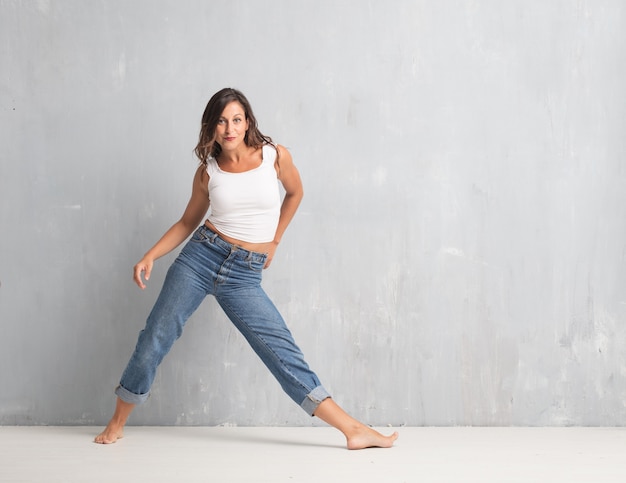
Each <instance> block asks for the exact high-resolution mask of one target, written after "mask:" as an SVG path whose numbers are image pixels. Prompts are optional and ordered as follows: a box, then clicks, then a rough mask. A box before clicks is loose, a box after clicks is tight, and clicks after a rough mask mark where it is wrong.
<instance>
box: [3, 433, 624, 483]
mask: <svg viewBox="0 0 626 483" xmlns="http://www.w3.org/2000/svg"><path fill="white" fill-rule="evenodd" d="M100 429H101V428H93V427H72V426H70V427H15V426H4V427H0V481H2V482H11V483H17V482H38V483H39V482H45V483H53V482H100V481H102V482H104V481H107V482H108V481H117V482H123V483H125V482H220V483H221V482H225V483H228V482H272V483H278V482H316V483H317V482H331V483H333V482H353V481H354V482H370V481H380V482H446V483H450V482H481V483H488V482H498V483H504V482H567V483H572V482H589V483H605V482H620V483H624V482H626V428H406V427H404V428H397V429H398V430H399V432H400V439H399V440H398V441H397V443H396V446H395V447H394V448H391V449H368V450H362V451H348V450H346V449H344V445H343V443H344V441H343V437H342V436H341V435H340V434H339V433H337V432H336V431H335V430H334V429H331V428H240V427H213V428H197V427H196V428H189V427H132V426H131V427H128V428H127V429H126V436H125V438H124V439H122V440H120V441H119V442H118V443H116V444H113V445H107V446H103V445H97V444H94V443H91V440H92V438H93V436H94V435H95V434H96V433H97V432H99V430H100ZM379 429H381V430H382V431H384V432H389V431H391V430H392V428H379Z"/></svg>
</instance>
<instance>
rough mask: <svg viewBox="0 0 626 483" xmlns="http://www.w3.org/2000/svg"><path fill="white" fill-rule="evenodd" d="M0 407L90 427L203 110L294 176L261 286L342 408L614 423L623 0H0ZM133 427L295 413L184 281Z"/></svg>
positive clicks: (625, 238)
mask: <svg viewBox="0 0 626 483" xmlns="http://www.w3.org/2000/svg"><path fill="white" fill-rule="evenodd" d="M0 82H1V84H0V136H1V139H2V142H1V147H0V156H1V159H0V230H1V236H0V284H1V285H0V326H1V330H2V337H0V387H1V388H2V389H1V390H0V423H2V424H5V425H6V424H102V423H104V422H106V420H107V418H108V416H109V415H110V413H111V410H112V409H113V404H114V396H113V392H112V391H113V389H114V387H115V385H116V384H117V381H118V378H119V376H120V374H121V371H122V370H123V368H124V366H125V364H126V362H127V360H128V357H129V356H130V353H131V351H132V348H133V346H134V344H135V340H136V337H137V334H138V332H139V330H140V329H141V328H142V326H143V324H144V321H145V317H146V316H147V314H148V311H149V310H150V308H151V306H152V304H153V302H154V300H155V298H156V296H157V293H158V291H159V288H160V283H161V281H162V279H163V275H164V273H165V270H166V269H167V267H168V265H169V263H170V262H171V261H172V260H173V257H174V254H172V255H170V256H167V257H165V258H164V259H162V260H161V261H160V262H159V264H158V265H157V268H156V272H155V274H154V277H153V279H152V280H151V282H150V286H149V288H148V289H147V290H146V291H145V292H141V291H140V290H139V289H137V288H136V287H135V286H134V285H133V284H132V282H131V268H132V266H133V264H134V263H135V262H136V261H137V260H138V259H139V258H140V257H141V255H142V254H143V253H144V252H145V251H146V250H147V249H148V248H149V247H150V246H151V245H152V244H153V243H154V242H155V241H156V240H157V239H158V237H159V236H160V235H161V234H162V233H163V232H164V231H165V230H166V229H167V228H168V227H169V226H170V225H171V224H172V223H173V222H174V221H176V219H177V218H178V217H179V216H180V214H181V213H182V210H183V209H184V206H185V203H186V201H187V198H188V196H189V192H190V187H191V177H192V174H193V172H194V169H195V167H196V160H195V159H194V157H193V154H192V150H193V147H194V145H195V141H196V138H197V132H198V127H199V119H200V116H201V114H202V111H203V109H204V106H205V104H206V102H207V100H208V98H209V97H210V95H211V94H213V93H214V92H215V91H216V90H218V89H219V88H221V87H224V86H234V87H238V88H240V89H242V90H243V91H244V92H245V93H246V94H247V95H248V97H249V98H250V100H251V101H252V103H253V106H254V108H255V111H256V115H257V117H258V119H259V120H260V125H261V128H262V130H263V131H264V132H266V133H267V134H269V135H271V136H273V137H274V138H275V140H277V141H278V142H280V143H281V144H284V145H286V146H288V147H289V148H290V149H291V152H292V154H293V156H294V159H295V161H296V163H297V165H298V167H299V168H300V171H301V174H302V177H303V179H304V184H305V191H306V196H305V200H304V202H303V204H302V206H301V209H300V211H299V213H298V215H297V217H296V219H295V220H294V222H293V224H292V226H291V227H290V228H289V230H288V232H287V235H286V236H285V239H284V242H283V244H282V245H281V247H280V249H279V251H278V254H277V258H276V260H275V262H274V264H273V266H272V268H271V269H270V270H268V271H267V272H265V282H264V284H265V287H266V289H267V291H268V292H269V293H270V294H271V296H272V297H273V298H274V300H275V302H276V304H277V305H278V307H279V308H280V310H281V311H282V312H283V314H284V316H285V318H286V319H287V320H288V322H289V324H290V326H291V327H292V330H293V332H294V334H295V336H296V339H297V340H298V341H299V343H300V345H301V347H302V349H303V351H304V352H305V354H306V356H307V359H308V360H309V362H310V364H311V365H312V366H313V368H314V369H315V370H316V371H317V372H318V374H319V376H320V377H321V379H322V381H323V383H324V384H325V385H326V386H327V387H328V388H329V389H330V390H331V391H332V393H333V394H334V396H335V398H336V399H337V400H338V401H339V402H340V403H341V404H342V405H343V406H344V407H346V409H348V410H349V411H350V412H351V413H353V414H354V415H355V416H357V417H359V418H360V419H363V420H365V421H367V422H369V423H371V424H376V425H382V424H392V425H402V424H404V425H457V424H458V425H622V424H623V423H624V421H626V406H625V402H626V351H625V350H624V341H625V338H626V295H625V293H626V278H625V276H624V272H625V268H626V218H625V217H624V206H626V189H625V188H626V164H625V163H626V162H625V159H626V136H625V135H624V132H625V129H626V96H625V95H624V94H625V92H624V85H625V82H626V5H625V4H624V2H622V1H621V0H614V1H611V0H593V1H592V0H580V1H565V0H563V1H556V0H548V1H539V0H537V1H527V0H516V1H507V2H500V1H495V0H492V1H488V0H479V1H452V0H446V1H385V2H382V1H364V0H351V1H347V0H346V1H330V0H315V1H297V2H294V1H290V0H272V1H237V0H235V1H232V2H212V1H203V0H196V1H190V0H188V1H178V0H176V1H174V0H171V1H165V0H158V1H157V0H142V1H125V0H111V1H95V0H94V1H84V0H47V1H46V0H39V1H35V0H32V1H27V0H23V1H18V0H1V1H0ZM131 423H134V424H163V425H169V424H181V425H215V424H237V425H309V424H317V423H315V422H313V420H311V419H310V418H308V417H307V416H306V415H304V414H303V413H301V411H300V409H299V408H298V407H297V406H296V405H295V404H293V403H292V402H291V401H290V400H289V399H288V398H287V397H286V396H285V395H284V394H283V393H282V392H281V390H280V388H279V386H278V384H277V383H276V382H274V380H273V379H272V378H271V376H270V375H269V374H268V373H267V371H266V370H265V368H264V367H262V365H261V364H260V362H258V360H257V359H256V356H255V355H254V354H253V353H252V351H251V350H250V349H249V348H248V347H247V345H246V344H245V343H244V342H243V340H242V338H241V336H240V335H239V334H238V333H237V332H236V331H235V330H234V329H233V328H232V327H231V325H230V323H229V322H228V320H227V319H226V317H225V316H224V315H223V314H222V312H221V311H220V310H219V309H218V307H217V306H216V304H215V302H214V300H210V299H208V300H206V301H205V303H204V304H203V305H202V307H201V308H200V309H199V311H198V312H197V313H196V314H195V315H194V316H193V317H192V319H191V320H190V321H189V324H188V327H187V329H186V332H185V333H184V335H183V337H182V339H181V340H180V341H179V342H178V343H177V345H176V346H175V347H174V349H173V351H172V352H171V353H170V355H169V356H168V358H167V359H166V361H165V362H164V364H163V365H162V366H161V369H160V372H159V375H158V377H157V380H156V382H155V386H154V391H153V396H152V398H151V399H150V400H149V402H148V403H147V404H146V405H145V406H144V407H143V408H141V409H139V410H137V411H136V412H135V414H134V415H133V417H132V419H131Z"/></svg>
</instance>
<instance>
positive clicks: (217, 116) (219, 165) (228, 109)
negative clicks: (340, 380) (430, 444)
mask: <svg viewBox="0 0 626 483" xmlns="http://www.w3.org/2000/svg"><path fill="white" fill-rule="evenodd" d="M195 152H196V154H197V156H198V157H199V158H200V162H201V165H200V167H199V168H198V170H197V171H196V173H195V176H194V180H193V188H192V193H191V199H190V200H189V203H188V204H187V208H186V209H185V212H184V213H183V216H182V218H181V219H180V220H179V221H178V222H176V223H175V224H174V225H173V226H172V227H171V228H170V229H169V230H168V231H167V232H166V233H165V234H164V235H163V237H162V238H161V239H160V240H159V241H158V242H157V243H156V245H154V246H153V247H152V248H151V249H150V250H149V251H148V252H147V253H146V254H145V255H144V257H143V258H142V259H141V260H140V261H139V263H137V265H135V267H134V281H135V283H136V284H137V285H138V286H139V287H140V288H141V289H144V288H145V284H144V280H143V279H145V280H146V281H147V280H149V279H150V272H151V271H152V266H153V264H154V261H155V260H156V259H158V258H159V257H162V256H163V255H165V254H167V253H169V252H170V251H172V250H173V249H174V248H176V247H177V246H178V245H180V244H181V243H182V242H183V241H184V240H186V239H187V238H188V237H189V236H190V235H191V234H192V233H193V236H192V237H191V239H190V240H189V241H188V242H187V244H186V245H185V247H184V248H183V250H182V251H181V253H180V255H179V256H178V258H177V259H176V261H175V262H174V263H173V264H172V266H171V267H170V269H169V270H168V273H167V276H166V278H165V282H164V284H163V288H162V290H161V293H160V295H159V297H158V299H157V301H156V303H155V305H154V308H153V309H152V312H151V313H150V316H149V317H148V320H147V322H146V327H145V328H144V330H142V331H141V333H140V335H139V339H138V341H137V346H136V347H135V351H134V353H133V355H132V356H131V358H130V361H129V362H128V366H127V367H126V370H125V371H124V373H123V374H122V378H121V380H120V384H119V386H118V387H117V389H116V390H115V393H116V394H117V405H116V408H115V413H114V414H113V417H112V418H111V420H110V421H109V424H108V425H107V427H106V428H105V429H104V431H103V432H102V433H101V434H99V435H98V436H96V438H95V442H96V443H104V444H107V443H114V442H115V441H116V440H117V439H119V438H121V437H122V436H123V428H124V425H125V424H126V421H127V419H128V416H129V415H130V413H131V411H132V410H133V408H134V406H135V405H136V404H140V403H142V402H144V401H145V400H146V399H147V397H148V393H149V391H150V386H151V385H152V382H153V380H154V376H155V374H156V369H157V367H158V365H159V364H160V363H161V361H162V360H163V357H165V355H166V354H167V352H168V351H169V350H170V348H171V346H172V344H173V343H174V341H175V340H176V339H178V337H180V335H181V333H182V330H183V327H184V325H185V322H186V321H187V319H188V318H189V316H191V314H192V313H193V312H194V311H195V310H196V309H197V308H198V306H199V305H200V303H201V302H202V300H203V299H204V298H205V297H206V295H208V294H212V295H214V296H215V298H216V299H217V301H218V303H219V304H220V306H221V307H222V308H223V309H224V311H225V312H226V314H227V315H228V317H229V318H230V319H231V321H232V322H233V323H234V324H235V326H236V327H237V328H238V329H239V331H241V333H242V334H243V335H244V337H245V338H246V339H247V341H248V342H249V343H250V345H251V346H252V348H253V349H254V351H255V352H256V353H257V354H258V355H259V357H260V358H261V360H262V361H263V362H264V363H265V365H266V366H267V367H268V368H269V370H270V371H271V372H272V374H273V375H274V376H275V377H276V379H277V380H278V382H279V383H280V384H281V386H282V387H283V389H284V391H285V392H286V393H287V394H288V395H289V396H290V397H291V398H292V399H293V400H294V401H295V402H296V403H297V404H299V405H300V406H301V407H302V409H303V410H305V411H306V412H307V413H308V414H310V415H311V416H317V417H318V418H320V419H322V420H323V421H325V422H327V423H328V424H330V425H332V426H334V427H335V428H337V429H339V430H340V431H341V432H342V433H343V434H344V435H345V437H346V442H347V446H348V448H349V449H361V448H367V447H373V446H377V447H389V446H392V445H393V442H394V441H395V440H396V438H397V437H398V435H397V433H393V434H392V435H390V436H384V435H382V434H380V433H378V432H377V431H374V430H373V429H371V428H369V427H368V426H365V425H364V424H362V423H360V422H359V421H357V420H355V419H354V418H352V417H351V416H349V415H348V414H347V413H346V412H344V411H343V410H342V409H341V408H340V407H339V406H338V405H337V404H336V403H335V402H334V401H333V400H332V399H331V398H330V395H329V394H328V392H327V391H326V390H325V389H324V387H323V386H322V385H321V384H320V382H319V380H318V378H317V376H316V375H315V374H314V373H313V372H312V371H311V369H309V366H308V365H307V363H306V362H305V360H304V358H303V356H302V353H301V351H300V349H299V348H298V347H297V346H296V344H295V342H294V340H293V337H292V336H291V333H290V332H289V329H288V328H287V326H286V325H285V322H284V321H283V319H282V317H281V315H280V314H279V313H278V311H277V310H276V308H275V307H274V305H273V304H272V302H271V301H270V300H269V298H268V297H267V295H266V294H265V292H264V291H263V289H262V288H261V285H260V283H261V272H262V269H263V268H267V267H269V266H270V264H271V262H272V259H273V257H274V253H275V252H276V248H277V247H278V244H279V243H280V240H281V238H282V236H283V234H284V232H285V230H286V229H287V226H288V225H289V222H290V221H291V219H292V218H293V216H294V214H295V212H296V210H297V208H298V205H299V204H300V200H301V199H302V196H303V191H302V183H301V181H300V175H299V174H298V170H297V169H296V167H295V166H294V164H293V161H292V159H291V155H290V154H289V152H288V151H287V150H286V149H285V148H284V147H283V146H278V145H275V144H274V143H273V142H272V140H271V139H270V138H269V137H267V136H264V135H263V134H261V132H260V131H259V130H258V128H257V122H256V119H255V117H254V114H253V113H252V109H251V107H250V104H249V102H248V100H247V99H246V98H245V97H244V95H243V94H242V93H241V92H239V91H237V90H235V89H229V88H227V89H222V90H221V91H219V92H217V93H216V94H215V95H214V96H213V97H212V98H211V99H210V100H209V103H208V104H207V106H206V109H205V111H204V114H203V116H202V126H201V130H200V139H199V141H198V145H197V146H196V150H195ZM277 179H278V180H280V182H281V183H282V185H283V187H284V189H285V196H284V198H283V201H282V203H281V201H280V193H279V186H278V182H277ZM209 205H210V206H211V213H210V215H209V217H208V219H207V220H206V221H205V222H204V224H203V225H201V226H200V227H199V228H197V227H198V225H199V224H200V223H201V222H202V219H203V218H204V217H205V215H206V213H207V211H208V209H209ZM196 228H197V229H196ZM194 230H195V232H194ZM142 276H143V279H142Z"/></svg>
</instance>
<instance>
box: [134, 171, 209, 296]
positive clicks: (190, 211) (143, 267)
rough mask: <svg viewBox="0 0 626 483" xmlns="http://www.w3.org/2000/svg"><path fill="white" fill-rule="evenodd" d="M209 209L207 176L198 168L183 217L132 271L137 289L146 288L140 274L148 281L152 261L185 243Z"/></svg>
mask: <svg viewBox="0 0 626 483" xmlns="http://www.w3.org/2000/svg"><path fill="white" fill-rule="evenodd" d="M208 209H209V192H208V175H207V174H206V170H205V169H204V167H203V166H200V167H199V168H198V170H197V171H196V174H195V176H194V178H193V187H192V190H191V198H190V199H189V202H188V203H187V208H185V212H184V213H183V216H182V217H181V218H180V220H178V221H177V222H176V223H174V224H173V225H172V227H171V228H170V229H169V230H167V231H166V232H165V234H164V235H163V236H162V237H161V239H160V240H159V241H158V242H156V244H155V245H154V246H153V247H152V248H150V250H148V251H147V252H146V254H145V255H144V256H143V258H142V259H141V260H140V261H139V262H138V263H137V265H135V267H134V269H133V279H134V281H135V283H136V284H137V285H138V286H139V288H141V289H144V288H146V286H145V284H144V282H143V280H142V278H141V274H142V273H143V276H144V278H145V279H146V281H147V280H149V279H150V273H151V272H152V266H153V264H154V261H155V260H157V259H158V258H161V257H162V256H163V255H166V254H167V253H169V252H171V251H172V250H173V249H174V248H176V247H177V246H178V245H180V244H181V243H182V242H183V241H185V240H186V239H187V238H188V237H189V235H191V233H192V232H193V230H194V229H195V228H197V227H198V225H199V224H200V222H201V221H202V218H203V217H204V216H205V215H206V212H207V210H208Z"/></svg>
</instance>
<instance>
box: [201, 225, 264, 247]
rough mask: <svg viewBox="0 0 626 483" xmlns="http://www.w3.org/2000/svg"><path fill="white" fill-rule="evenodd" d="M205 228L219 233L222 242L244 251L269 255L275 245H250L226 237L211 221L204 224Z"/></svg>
mask: <svg viewBox="0 0 626 483" xmlns="http://www.w3.org/2000/svg"><path fill="white" fill-rule="evenodd" d="M204 226H206V227H207V228H208V229H209V230H211V231H213V232H215V233H217V234H218V235H219V236H220V238H221V239H222V240H224V241H227V242H228V243H230V244H231V245H235V246H237V247H239V248H243V249H244V250H248V251H250V252H256V253H268V252H269V250H270V248H271V246H272V245H273V244H274V242H273V241H271V242H264V243H250V242H245V241H243V240H237V239H236V238H232V237H229V236H227V235H224V234H223V233H222V232H221V231H219V230H218V229H217V228H215V227H214V226H213V223H211V222H210V221H209V220H206V221H205V222H204Z"/></svg>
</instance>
